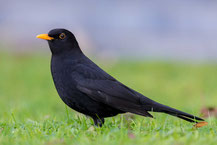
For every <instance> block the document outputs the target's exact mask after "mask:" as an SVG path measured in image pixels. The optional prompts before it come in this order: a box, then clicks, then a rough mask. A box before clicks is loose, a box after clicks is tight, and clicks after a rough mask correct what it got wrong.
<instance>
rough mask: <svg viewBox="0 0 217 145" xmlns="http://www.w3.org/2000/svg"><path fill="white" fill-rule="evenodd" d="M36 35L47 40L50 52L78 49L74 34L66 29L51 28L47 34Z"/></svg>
mask: <svg viewBox="0 0 217 145" xmlns="http://www.w3.org/2000/svg"><path fill="white" fill-rule="evenodd" d="M36 37H37V38H40V39H44V40H47V41H48V44H49V47H50V49H51V52H52V54H61V53H63V52H69V51H77V50H78V51H80V48H79V45H78V42H77V40H76V38H75V36H74V35H73V34H72V33H71V32H70V31H68V30H66V29H53V30H51V31H50V32H49V33H48V34H40V35H37V36H36Z"/></svg>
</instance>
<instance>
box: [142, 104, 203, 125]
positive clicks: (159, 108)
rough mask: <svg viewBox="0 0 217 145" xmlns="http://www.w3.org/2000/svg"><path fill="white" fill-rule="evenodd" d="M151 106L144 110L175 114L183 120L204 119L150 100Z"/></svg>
mask: <svg viewBox="0 0 217 145" xmlns="http://www.w3.org/2000/svg"><path fill="white" fill-rule="evenodd" d="M150 106H151V107H148V108H146V109H148V110H146V111H153V112H163V113H166V114H169V115H172V116H176V117H178V118H181V119H183V120H186V121H189V122H200V121H204V120H203V119H202V118H199V117H197V116H194V115H191V114H188V113H185V112H182V111H179V110H177V109H174V108H171V107H169V106H166V105H162V104H160V103H157V102H154V101H153V102H152V103H151V105H150Z"/></svg>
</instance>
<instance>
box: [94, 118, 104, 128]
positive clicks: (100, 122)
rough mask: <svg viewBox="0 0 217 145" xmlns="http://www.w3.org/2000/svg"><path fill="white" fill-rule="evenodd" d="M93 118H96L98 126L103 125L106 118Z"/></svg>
mask: <svg viewBox="0 0 217 145" xmlns="http://www.w3.org/2000/svg"><path fill="white" fill-rule="evenodd" d="M93 120H94V125H95V126H98V127H102V125H103V124H104V122H105V120H104V118H97V119H93Z"/></svg>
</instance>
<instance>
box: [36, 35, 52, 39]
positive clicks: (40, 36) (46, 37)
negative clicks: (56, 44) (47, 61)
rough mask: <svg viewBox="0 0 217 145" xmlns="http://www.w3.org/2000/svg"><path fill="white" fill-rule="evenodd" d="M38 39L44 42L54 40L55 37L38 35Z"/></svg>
mask: <svg viewBox="0 0 217 145" xmlns="http://www.w3.org/2000/svg"><path fill="white" fill-rule="evenodd" d="M36 38H40V39H44V40H52V39H54V38H53V37H50V36H48V34H40V35H37V36H36Z"/></svg>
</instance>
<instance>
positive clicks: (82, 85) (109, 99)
mask: <svg viewBox="0 0 217 145" xmlns="http://www.w3.org/2000/svg"><path fill="white" fill-rule="evenodd" d="M76 72H77V75H74V76H76V78H75V80H76V82H77V89H78V90H80V91H81V92H83V93H85V94H87V95H88V96H89V97H91V98H92V99H93V100H95V101H97V102H100V103H104V104H107V105H108V106H110V107H113V108H116V109H119V110H121V111H124V112H131V113H135V114H139V115H143V116H149V117H152V115H151V114H149V113H148V112H147V111H145V110H144V108H143V107H142V104H141V101H140V99H141V97H140V96H139V95H138V94H137V93H136V92H135V91H133V90H132V89H130V88H128V87H126V86H125V85H123V84H121V83H120V82H118V81H117V80H115V79H114V78H112V77H111V76H110V75H108V74H107V73H105V72H104V71H102V70H101V69H100V68H97V69H94V70H93V69H92V68H91V67H89V66H82V67H80V68H78V69H77V71H76Z"/></svg>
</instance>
